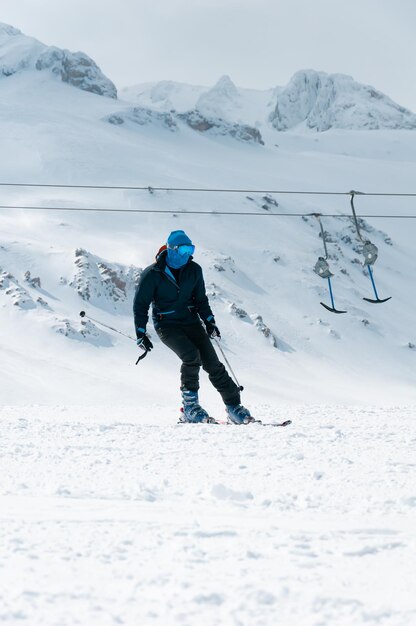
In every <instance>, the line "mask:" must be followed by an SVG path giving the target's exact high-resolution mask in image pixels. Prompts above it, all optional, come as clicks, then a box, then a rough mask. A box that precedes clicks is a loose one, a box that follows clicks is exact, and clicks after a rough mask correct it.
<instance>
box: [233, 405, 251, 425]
mask: <svg viewBox="0 0 416 626" xmlns="http://www.w3.org/2000/svg"><path fill="white" fill-rule="evenodd" d="M225 409H226V412H227V418H228V422H229V423H230V424H236V425H240V424H250V422H256V421H257V420H255V419H254V417H252V416H251V415H250V411H249V410H248V409H246V407H244V406H243V405H242V404H226V405H225Z"/></svg>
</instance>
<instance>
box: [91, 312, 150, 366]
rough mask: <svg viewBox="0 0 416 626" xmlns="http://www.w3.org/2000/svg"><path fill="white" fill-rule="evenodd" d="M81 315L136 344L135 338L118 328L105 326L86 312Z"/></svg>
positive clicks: (139, 359)
mask: <svg viewBox="0 0 416 626" xmlns="http://www.w3.org/2000/svg"><path fill="white" fill-rule="evenodd" d="M79 314H80V316H81V317H82V318H84V317H86V318H87V319H89V320H91V321H92V322H95V323H96V324H99V325H100V326H104V328H108V329H109V330H112V331H113V332H114V333H117V334H118V335H122V336H123V337H127V339H132V340H133V341H134V342H136V340H135V338H134V337H132V336H131V335H127V333H123V332H121V330H117V328H113V327H112V326H109V325H108V324H104V322H100V321H99V320H96V319H94V318H93V317H90V316H89V315H87V314H86V313H85V311H80V313H79ZM148 352H149V350H145V351H144V354H142V355H141V356H139V358H138V359H137V361H136V365H137V364H138V363H139V361H141V360H142V359H144V357H145V356H147V353H148Z"/></svg>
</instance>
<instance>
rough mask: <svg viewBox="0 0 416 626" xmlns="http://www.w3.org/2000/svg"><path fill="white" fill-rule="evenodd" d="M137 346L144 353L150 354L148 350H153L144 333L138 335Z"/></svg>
mask: <svg viewBox="0 0 416 626" xmlns="http://www.w3.org/2000/svg"><path fill="white" fill-rule="evenodd" d="M137 345H138V346H139V348H141V349H142V350H145V351H146V352H150V350H151V349H152V348H153V344H152V342H151V341H150V339H149V337H148V336H147V335H146V333H139V334H138V336H137Z"/></svg>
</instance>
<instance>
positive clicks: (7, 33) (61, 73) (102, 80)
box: [0, 23, 117, 98]
mask: <svg viewBox="0 0 416 626" xmlns="http://www.w3.org/2000/svg"><path fill="white" fill-rule="evenodd" d="M34 70H37V71H39V72H42V71H48V72H51V73H52V74H53V75H55V76H57V77H59V78H60V79H61V80H62V81H63V82H64V83H68V84H70V85H73V86H74V87H78V88H79V89H84V90H85V91H91V92H92V93H96V94H98V95H102V96H108V97H110V98H117V89H116V87H115V85H114V84H113V83H112V82H111V81H110V80H109V79H108V78H107V77H106V76H104V74H103V73H102V72H101V70H100V68H99V67H98V66H97V65H96V63H94V61H93V60H92V59H91V58H90V57H89V56H87V55H86V54H84V53H82V52H75V53H74V52H70V51H69V50H61V49H60V48H55V47H53V46H49V47H48V46H45V45H44V44H42V43H40V42H39V41H37V40H36V39H33V37H27V36H26V35H23V34H22V33H21V32H20V31H19V30H17V28H14V27H13V26H9V25H8V24H2V23H0V78H1V77H8V76H12V75H13V74H16V73H18V72H21V71H34Z"/></svg>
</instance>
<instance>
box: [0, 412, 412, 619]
mask: <svg viewBox="0 0 416 626" xmlns="http://www.w3.org/2000/svg"><path fill="white" fill-rule="evenodd" d="M257 410H258V413H259V415H260V416H261V417H262V418H264V420H265V421H278V420H281V419H283V418H289V417H290V418H292V419H293V424H292V425H291V426H288V427H287V428H284V429H283V428H282V429H279V428H271V427H262V426H258V425H252V426H242V427H237V426H235V427H234V426H221V425H219V426H215V425H177V426H174V425H172V424H174V422H175V417H176V411H174V409H166V407H164V406H156V405H153V406H148V407H147V408H146V410H145V409H143V408H142V407H139V406H138V407H137V409H132V408H131V407H124V408H123V407H121V406H118V407H114V408H111V407H107V408H105V409H104V408H100V409H94V408H90V409H88V408H86V407H79V408H78V409H77V408H65V407H59V406H56V407H50V408H41V407H25V408H19V409H17V408H12V407H10V408H8V407H4V408H3V409H2V410H1V411H0V418H1V428H2V438H1V443H0V476H1V496H0V521H1V526H0V528H1V531H0V533H1V543H2V551H1V554H0V577H1V588H0V589H1V591H0V623H5V624H26V623H27V624H30V626H52V625H56V624H60V626H63V625H73V624H83V625H84V624H100V626H107V625H108V626H110V625H111V626H113V625H116V624H127V625H128V626H133V625H137V624H143V625H146V626H151V625H157V626H162V625H163V626H173V625H175V624H178V625H181V626H185V625H186V626H191V625H192V626H194V625H196V624H198V626H217V625H218V624H221V625H222V626H241V625H244V626H252V625H253V626H254V625H255V626H277V625H279V626H280V625H281V626H299V625H302V626H318V625H319V626H334V625H336V626H351V625H352V624H354V626H373V625H374V626H380V625H382V626H399V625H400V626H414V624H415V623H416V601H415V595H414V581H415V577H416V565H415V559H414V553H415V549H416V538H415V532H414V529H415V525H416V490H415V481H414V475H415V458H414V448H415V444H416V439H415V432H414V418H415V408H414V407H413V408H411V407H408V408H399V407H396V408H395V409H390V410H386V409H382V408H377V407H371V408H367V409H365V410H364V409H358V408H345V407H344V408H342V407H339V406H338V407H337V406H333V407H325V406H308V407H298V408H296V409H293V408H290V409H289V408H288V407H283V406H280V407H279V408H277V407H270V406H266V405H259V406H258V408H257Z"/></svg>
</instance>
